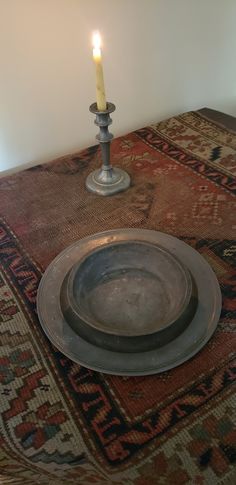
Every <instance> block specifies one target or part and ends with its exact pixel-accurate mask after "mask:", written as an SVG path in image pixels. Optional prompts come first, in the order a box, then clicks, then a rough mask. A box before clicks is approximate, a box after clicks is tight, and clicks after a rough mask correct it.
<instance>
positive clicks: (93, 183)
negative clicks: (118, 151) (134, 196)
mask: <svg viewBox="0 0 236 485" xmlns="http://www.w3.org/2000/svg"><path fill="white" fill-rule="evenodd" d="M89 109H90V111H91V112H92V113H94V114H95V115H96V119H95V122H94V123H95V125H97V126H99V133H98V135H97V136H96V138H97V140H98V141H99V143H100V147H101V152H102V160H103V164H102V167H101V168H100V169H98V170H94V172H92V173H90V174H89V175H88V177H87V180H86V187H87V189H88V190H89V191H90V192H94V193H95V194H98V195H113V194H117V193H118V192H122V191H123V190H126V189H128V187H129V186H130V176H129V175H128V174H127V173H126V172H125V171H124V170H122V169H121V168H117V167H113V166H112V165H111V164H110V143H111V140H112V138H113V135H112V133H110V132H109V130H108V126H109V125H110V124H111V123H112V119H111V117H110V113H112V112H113V111H115V109H116V107H115V105H114V104H113V103H109V102H108V103H107V109H106V110H105V111H98V108H97V103H93V104H91V106H90V108H89Z"/></svg>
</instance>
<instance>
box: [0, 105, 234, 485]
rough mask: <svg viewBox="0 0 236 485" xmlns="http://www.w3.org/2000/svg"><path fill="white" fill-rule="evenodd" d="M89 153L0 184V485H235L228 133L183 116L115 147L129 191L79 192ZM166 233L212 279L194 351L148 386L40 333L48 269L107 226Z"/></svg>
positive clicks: (202, 118)
mask: <svg viewBox="0 0 236 485" xmlns="http://www.w3.org/2000/svg"><path fill="white" fill-rule="evenodd" d="M99 159H100V152H99V149H98V147H97V146H94V147H91V148H89V149H87V150H84V151H82V152H80V153H79V154H76V155H72V156H68V157H63V158H61V159H59V160H56V161H54V162H51V163H49V164H45V165H39V166H37V167H34V168H32V169H29V170H27V171H24V172H20V173H18V174H15V175H13V176H11V177H6V178H3V179H2V180H0V190H1V202H0V207H1V223H0V262H1V266H0V322H1V327H0V336H1V344H2V345H1V350H0V383H1V388H0V407H1V438H0V439H1V456H0V483H1V484H9V483H12V484H14V485H18V484H25V485H33V484H43V485H48V484H51V485H52V484H53V485H62V484H63V485H64V484H68V485H70V484H71V485H72V484H73V485H77V484H82V485H90V484H97V485H103V484H104V485H105V484H109V485H110V484H113V483H114V484H119V485H124V484H125V485H126V484H127V485H152V484H167V485H172V484H177V485H178V484H179V485H182V484H218V483H219V484H233V483H235V481H236V472H235V462H236V432H235V422H236V416H235V415H236V397H235V385H234V384H235V380H236V358H235V342H236V338H235V335H236V334H235V322H236V319H235V314H236V269H235V254H236V243H235V241H234V239H235V232H236V217H235V214H236V200H235V192H236V181H235V175H236V131H235V132H234V131H233V130H230V129H229V128H226V126H224V125H219V124H217V123H216V122H214V121H212V120H210V119H209V118H208V117H206V114H204V112H202V111H201V112H190V113H185V114H183V115H180V116H177V117H174V118H171V119H169V120H167V121H164V122H161V123H158V124H157V125H153V126H149V127H146V128H143V129H141V130H138V131H136V132H134V133H130V134H128V135H127V136H124V137H121V138H117V139H116V140H114V141H113V142H112V161H113V163H114V164H115V165H119V166H121V167H123V168H125V169H126V170H127V171H128V172H129V173H130V175H131V179H132V187H131V188H130V190H128V191H127V192H124V193H122V194H118V195H116V196H113V197H109V198H102V197H97V196H95V195H93V194H90V193H88V192H87V191H86V189H85V178H86V176H87V175H88V173H89V172H90V171H91V170H92V169H94V168H95V167H97V166H98V165H99V164H100V161H99ZM123 227H140V228H146V229H156V230H159V231H163V232H167V233H169V234H173V235H175V236H177V237H179V238H180V239H183V240H184V241H185V242H187V243H188V244H190V245H191V246H193V247H194V248H195V249H197V250H198V251H199V252H200V253H201V254H202V256H203V257H204V258H206V260H207V261H208V262H209V263H210V265H211V266H212V268H213V270H214V271H215V273H216V274H217V277H218V279H219V282H220V286H221V291H222V296H223V308H222V313H221V319H220V323H219V326H218V328H217V331H216V332H215V334H214V336H213V337H212V339H211V340H210V342H209V343H208V345H207V346H206V347H205V348H204V349H203V350H202V351H201V352H200V353H199V354H198V355H196V356H195V357H194V358H193V359H191V360H190V361H189V362H187V363H185V364H183V365H182V366H180V367H178V368H176V369H173V370H171V371H168V372H165V373H163V374H160V375H156V376H150V377H137V378H124V377H116V376H107V375H105V374H100V373H97V372H93V371H90V370H87V369H85V368H83V367H81V366H79V365H78V364H75V363H74V362H72V361H71V360H69V359H68V358H66V357H65V356H63V355H62V354H61V353H60V352H59V351H57V349H56V348H54V347H53V346H52V345H51V343H50V342H49V341H48V339H47V338H46V336H45V335H44V333H43V332H42V330H41V326H40V324H39V322H38V319H37V313H36V293H37V288H38V284H39V281H40V279H41V276H42V274H43V272H44V270H45V269H46V267H47V265H48V264H49V263H50V261H51V260H52V259H53V258H54V257H55V256H56V255H57V254H58V253H59V252H60V251H62V250H63V249H64V248H65V247H67V246H68V245H70V244H71V243H73V242H74V241H76V240H78V239H80V238H82V237H84V236H86V235H89V234H93V233H95V232H100V231H102V230H107V229H112V228H123Z"/></svg>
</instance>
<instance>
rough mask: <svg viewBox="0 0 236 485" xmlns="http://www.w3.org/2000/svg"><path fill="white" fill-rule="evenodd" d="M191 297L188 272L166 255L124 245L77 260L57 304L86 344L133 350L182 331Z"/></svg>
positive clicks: (154, 247) (159, 250)
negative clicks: (59, 304)
mask: <svg viewBox="0 0 236 485" xmlns="http://www.w3.org/2000/svg"><path fill="white" fill-rule="evenodd" d="M191 294H192V281H191V277H190V274H189V271H188V270H187V269H186V268H185V267H184V266H183V265H182V264H181V263H180V262H179V261H178V260H177V259H176V258H175V257H173V256H172V255H171V254H170V253H169V252H168V251H166V250H164V249H163V248H161V247H159V246H157V245H152V244H150V243H146V242H138V241H128V242H121V243H113V244H108V245H106V246H105V247H103V248H99V249H98V250H95V251H93V252H92V253H91V254H89V255H87V257H85V258H83V259H82V260H81V261H78V263H77V264H76V265H75V266H74V267H73V268H72V270H71V272H70V273H69V275H68V277H67V278H66V281H65V283H64V284H63V286H62V291H61V302H62V310H63V313H64V316H65V317H66V320H67V321H68V323H69V324H70V325H71V326H72V328H73V329H74V330H75V331H76V332H77V333H79V334H80V335H81V333H82V335H83V336H84V337H85V338H86V339H87V340H89V341H90V342H92V343H96V344H97V345H100V346H101V347H104V348H108V349H111V350H117V351H119V352H122V351H128V352H137V351H141V350H150V349H151V348H155V347H160V346H161V345H163V344H164V343H167V342H169V341H170V340H173V338H175V337H176V336H177V335H178V334H179V333H180V332H181V331H182V330H183V328H184V327H185V326H186V325H187V324H188V321H189V309H188V311H187V307H188V305H189V302H190V297H191ZM94 330H96V331H94Z"/></svg>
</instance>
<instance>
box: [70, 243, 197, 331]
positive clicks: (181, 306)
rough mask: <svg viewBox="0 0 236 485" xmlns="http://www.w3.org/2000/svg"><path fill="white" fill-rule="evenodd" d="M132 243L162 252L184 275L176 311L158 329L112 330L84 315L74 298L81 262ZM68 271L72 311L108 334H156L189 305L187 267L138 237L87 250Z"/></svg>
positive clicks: (91, 325)
mask: <svg viewBox="0 0 236 485" xmlns="http://www.w3.org/2000/svg"><path fill="white" fill-rule="evenodd" d="M134 243H135V244H138V245H141V246H151V248H152V249H153V250H154V251H156V252H157V253H158V252H159V253H160V252H161V253H162V254H164V256H166V257H167V259H168V260H169V261H170V260H171V261H172V263H173V265H175V267H177V268H178V271H179V272H181V273H182V275H183V277H184V281H185V285H184V286H185V288H184V289H183V293H182V295H183V296H182V299H181V302H180V304H179V306H178V307H177V311H176V313H175V314H174V315H172V318H171V319H170V320H169V321H168V322H167V323H166V324H163V325H162V326H161V327H158V329H157V328H156V327H155V326H153V327H151V328H150V329H149V330H148V331H147V329H143V330H142V331H137V332H130V331H129V329H127V328H124V329H123V331H122V330H121V331H117V329H114V330H113V329H112V327H111V328H109V327H107V326H106V325H103V324H102V322H97V321H96V320H95V319H90V318H87V317H86V315H85V314H84V312H83V311H81V308H80V306H79V304H78V303H77V301H76V299H75V298H74V294H73V283H74V279H75V277H76V274H77V272H78V271H79V268H80V267H81V265H82V264H83V263H85V262H86V260H87V259H89V258H90V257H91V256H93V255H94V254H96V253H99V252H101V251H104V250H106V249H107V248H111V247H114V246H125V245H129V246H130V245H132V244H134ZM69 273H70V274H69V275H68V290H67V291H68V293H67V297H68V300H69V302H70V304H71V308H72V311H73V312H74V313H75V314H76V315H77V316H78V318H79V319H80V320H82V321H83V322H84V323H85V324H87V325H88V326H90V327H92V328H94V329H95V330H97V331H100V332H104V333H107V334H110V335H114V336H118V337H130V338H132V337H141V336H146V335H152V334H154V333H155V334H156V333H157V332H164V331H165V330H167V329H169V328H170V327H171V326H172V325H174V324H175V322H177V321H178V319H179V318H180V317H181V315H183V313H184V312H185V311H186V309H187V307H188V305H189V302H190V299H191V296H192V291H193V287H192V278H191V275H190V272H189V270H188V269H187V267H186V266H185V265H184V264H183V263H182V262H180V260H179V259H178V257H176V256H175V255H173V253H171V251H169V250H167V249H166V248H165V247H163V246H162V245H159V244H153V243H152V242H149V241H140V240H139V239H133V240H128V241H115V242H108V243H105V244H104V245H103V246H102V247H98V248H95V249H93V250H91V251H89V252H87V254H86V255H84V256H83V257H81V258H80V259H79V260H78V261H77V262H76V263H75V264H74V265H73V266H72V268H71V270H70V272H69Z"/></svg>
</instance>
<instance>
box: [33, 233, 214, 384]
mask: <svg viewBox="0 0 236 485" xmlns="http://www.w3.org/2000/svg"><path fill="white" fill-rule="evenodd" d="M134 240H138V241H141V242H144V241H146V242H148V243H150V244H157V245H160V246H162V247H164V248H165V249H167V250H168V251H170V252H171V253H172V255H174V256H176V257H177V258H178V260H179V261H180V262H181V263H182V264H184V265H185V266H186V267H187V268H188V270H189V271H190V273H191V275H192V278H193V281H194V282H195V284H196V287H197V294H198V302H197V308H196V311H195V313H194V312H193V316H190V321H189V324H188V325H187V326H185V328H184V329H183V331H182V332H181V334H180V335H178V336H177V337H176V338H174V339H173V340H172V341H170V342H169V343H165V344H164V345H162V346H160V347H158V348H155V349H153V350H149V351H145V352H115V351H111V350H106V349H103V348H101V347H99V346H97V345H95V344H92V343H91V342H88V341H86V340H85V338H83V337H82V335H79V334H78V333H76V332H75V331H74V330H73V329H72V328H71V327H70V325H69V324H68V322H67V321H66V319H65V317H64V315H63V312H62V309H61V302H60V295H61V287H62V284H63V281H64V279H65V275H66V274H68V272H69V271H70V270H71V268H72V267H73V265H74V264H76V263H77V262H78V259H80V258H81V259H83V258H85V257H86V255H87V254H88V253H91V252H92V251H94V250H97V249H98V248H101V247H104V246H105V245H106V244H114V243H115V244H116V243H118V242H124V241H134ZM220 310H221V294H220V289H219V284H218V281H217V279H216V276H215V274H214V272H213V271H212V269H211V268H210V266H209V265H208V263H207V262H206V261H205V260H204V259H203V258H202V257H201V256H200V254H199V253H197V252H196V251H195V250H193V249H192V248H191V247H190V246H188V245H187V244H185V243H183V242H182V241H180V240H179V239H177V238H174V237H172V236H169V235H167V234H164V233H160V232H156V231H149V230H140V229H123V230H115V231H107V232H105V233H100V234H95V235H93V236H90V237H88V238H85V239H82V240H81V241H78V242H77V243H75V244H74V245H73V246H70V247H69V248H67V249H66V250H65V251H63V252H62V253H61V254H60V255H59V256H58V257H57V258H56V259H55V260H54V261H53V262H52V263H51V265H50V266H49V267H48V269H47V270H46V272H45V274H44V276H43V278H42V281H41V283H40V287H39V291H38V315H39V319H40V322H41V324H42V327H43V329H44V331H45V332H46V334H47V335H48V337H49V338H50V339H51V341H52V342H53V343H54V345H55V346H56V347H58V348H59V349H60V350H61V351H62V352H63V353H64V354H65V355H67V356H68V357H70V358H71V359H72V360H75V361H76V362H79V363H81V364H82V365H84V366H86V367H89V368H91V369H95V370H98V371H101V372H107V373H112V374H119V375H146V374H154V373H157V372H161V371H164V370H167V369H170V368H172V367H175V366H177V365H179V364H181V363H183V362H184V361H186V360H188V359H189V358H190V357H192V356H193V355H194V354H195V353H196V352H198V351H199V350H200V349H201V348H202V347H203V346H204V345H205V344H206V342H207V341H208V340H209V338H210V337H211V335H212V333H213V332H214V330H215V328H216V326H217V322H218V319H219V315H220Z"/></svg>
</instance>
